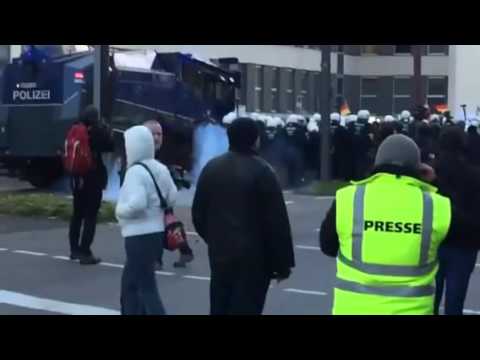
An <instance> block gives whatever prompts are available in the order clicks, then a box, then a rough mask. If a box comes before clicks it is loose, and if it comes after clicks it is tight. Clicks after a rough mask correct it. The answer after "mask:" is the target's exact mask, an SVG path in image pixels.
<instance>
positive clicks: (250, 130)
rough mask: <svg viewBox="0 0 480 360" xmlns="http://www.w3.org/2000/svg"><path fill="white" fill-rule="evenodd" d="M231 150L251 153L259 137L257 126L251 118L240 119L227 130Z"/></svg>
mask: <svg viewBox="0 0 480 360" xmlns="http://www.w3.org/2000/svg"><path fill="white" fill-rule="evenodd" d="M227 134H228V140H229V142H230V150H232V151H236V152H249V151H251V150H252V148H253V146H254V145H255V142H256V141H257V139H258V137H259V131H258V127H257V124H256V123H255V121H254V120H253V119H250V118H238V119H236V120H235V121H233V122H232V124H231V125H230V127H229V128H228V130H227Z"/></svg>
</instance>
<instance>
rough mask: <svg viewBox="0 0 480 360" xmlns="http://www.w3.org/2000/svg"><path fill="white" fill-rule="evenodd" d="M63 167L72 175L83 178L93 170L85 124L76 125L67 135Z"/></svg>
mask: <svg viewBox="0 0 480 360" xmlns="http://www.w3.org/2000/svg"><path fill="white" fill-rule="evenodd" d="M63 166H64V168H65V170H66V171H67V172H68V173H70V174H71V175H76V176H83V175H86V174H87V173H88V172H89V171H90V170H92V169H93V157H92V151H91V149H90V141H89V136H88V129H87V127H86V126H85V125H84V124H81V123H79V124H75V125H73V126H72V128H71V129H70V131H69V132H68V134H67V138H66V140H65V153H64V154H63Z"/></svg>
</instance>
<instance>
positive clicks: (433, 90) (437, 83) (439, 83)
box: [428, 77, 447, 96]
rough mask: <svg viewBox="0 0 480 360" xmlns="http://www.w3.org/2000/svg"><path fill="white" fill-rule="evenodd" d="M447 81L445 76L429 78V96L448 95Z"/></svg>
mask: <svg viewBox="0 0 480 360" xmlns="http://www.w3.org/2000/svg"><path fill="white" fill-rule="evenodd" d="M446 94H447V82H446V79H445V78H444V77H431V78H429V79H428V96H446Z"/></svg>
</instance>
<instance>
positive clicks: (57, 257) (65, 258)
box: [52, 255, 70, 260]
mask: <svg viewBox="0 0 480 360" xmlns="http://www.w3.org/2000/svg"><path fill="white" fill-rule="evenodd" d="M52 258H54V259H58V260H70V258H69V257H68V256H61V255H59V256H52Z"/></svg>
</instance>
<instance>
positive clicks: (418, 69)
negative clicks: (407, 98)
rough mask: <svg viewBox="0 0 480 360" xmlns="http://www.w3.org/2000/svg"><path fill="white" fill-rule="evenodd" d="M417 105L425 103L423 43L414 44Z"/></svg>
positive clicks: (415, 97)
mask: <svg viewBox="0 0 480 360" xmlns="http://www.w3.org/2000/svg"><path fill="white" fill-rule="evenodd" d="M412 55H413V83H414V97H413V98H414V101H415V105H421V106H423V105H425V102H426V101H425V97H424V94H423V83H422V45H412Z"/></svg>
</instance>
